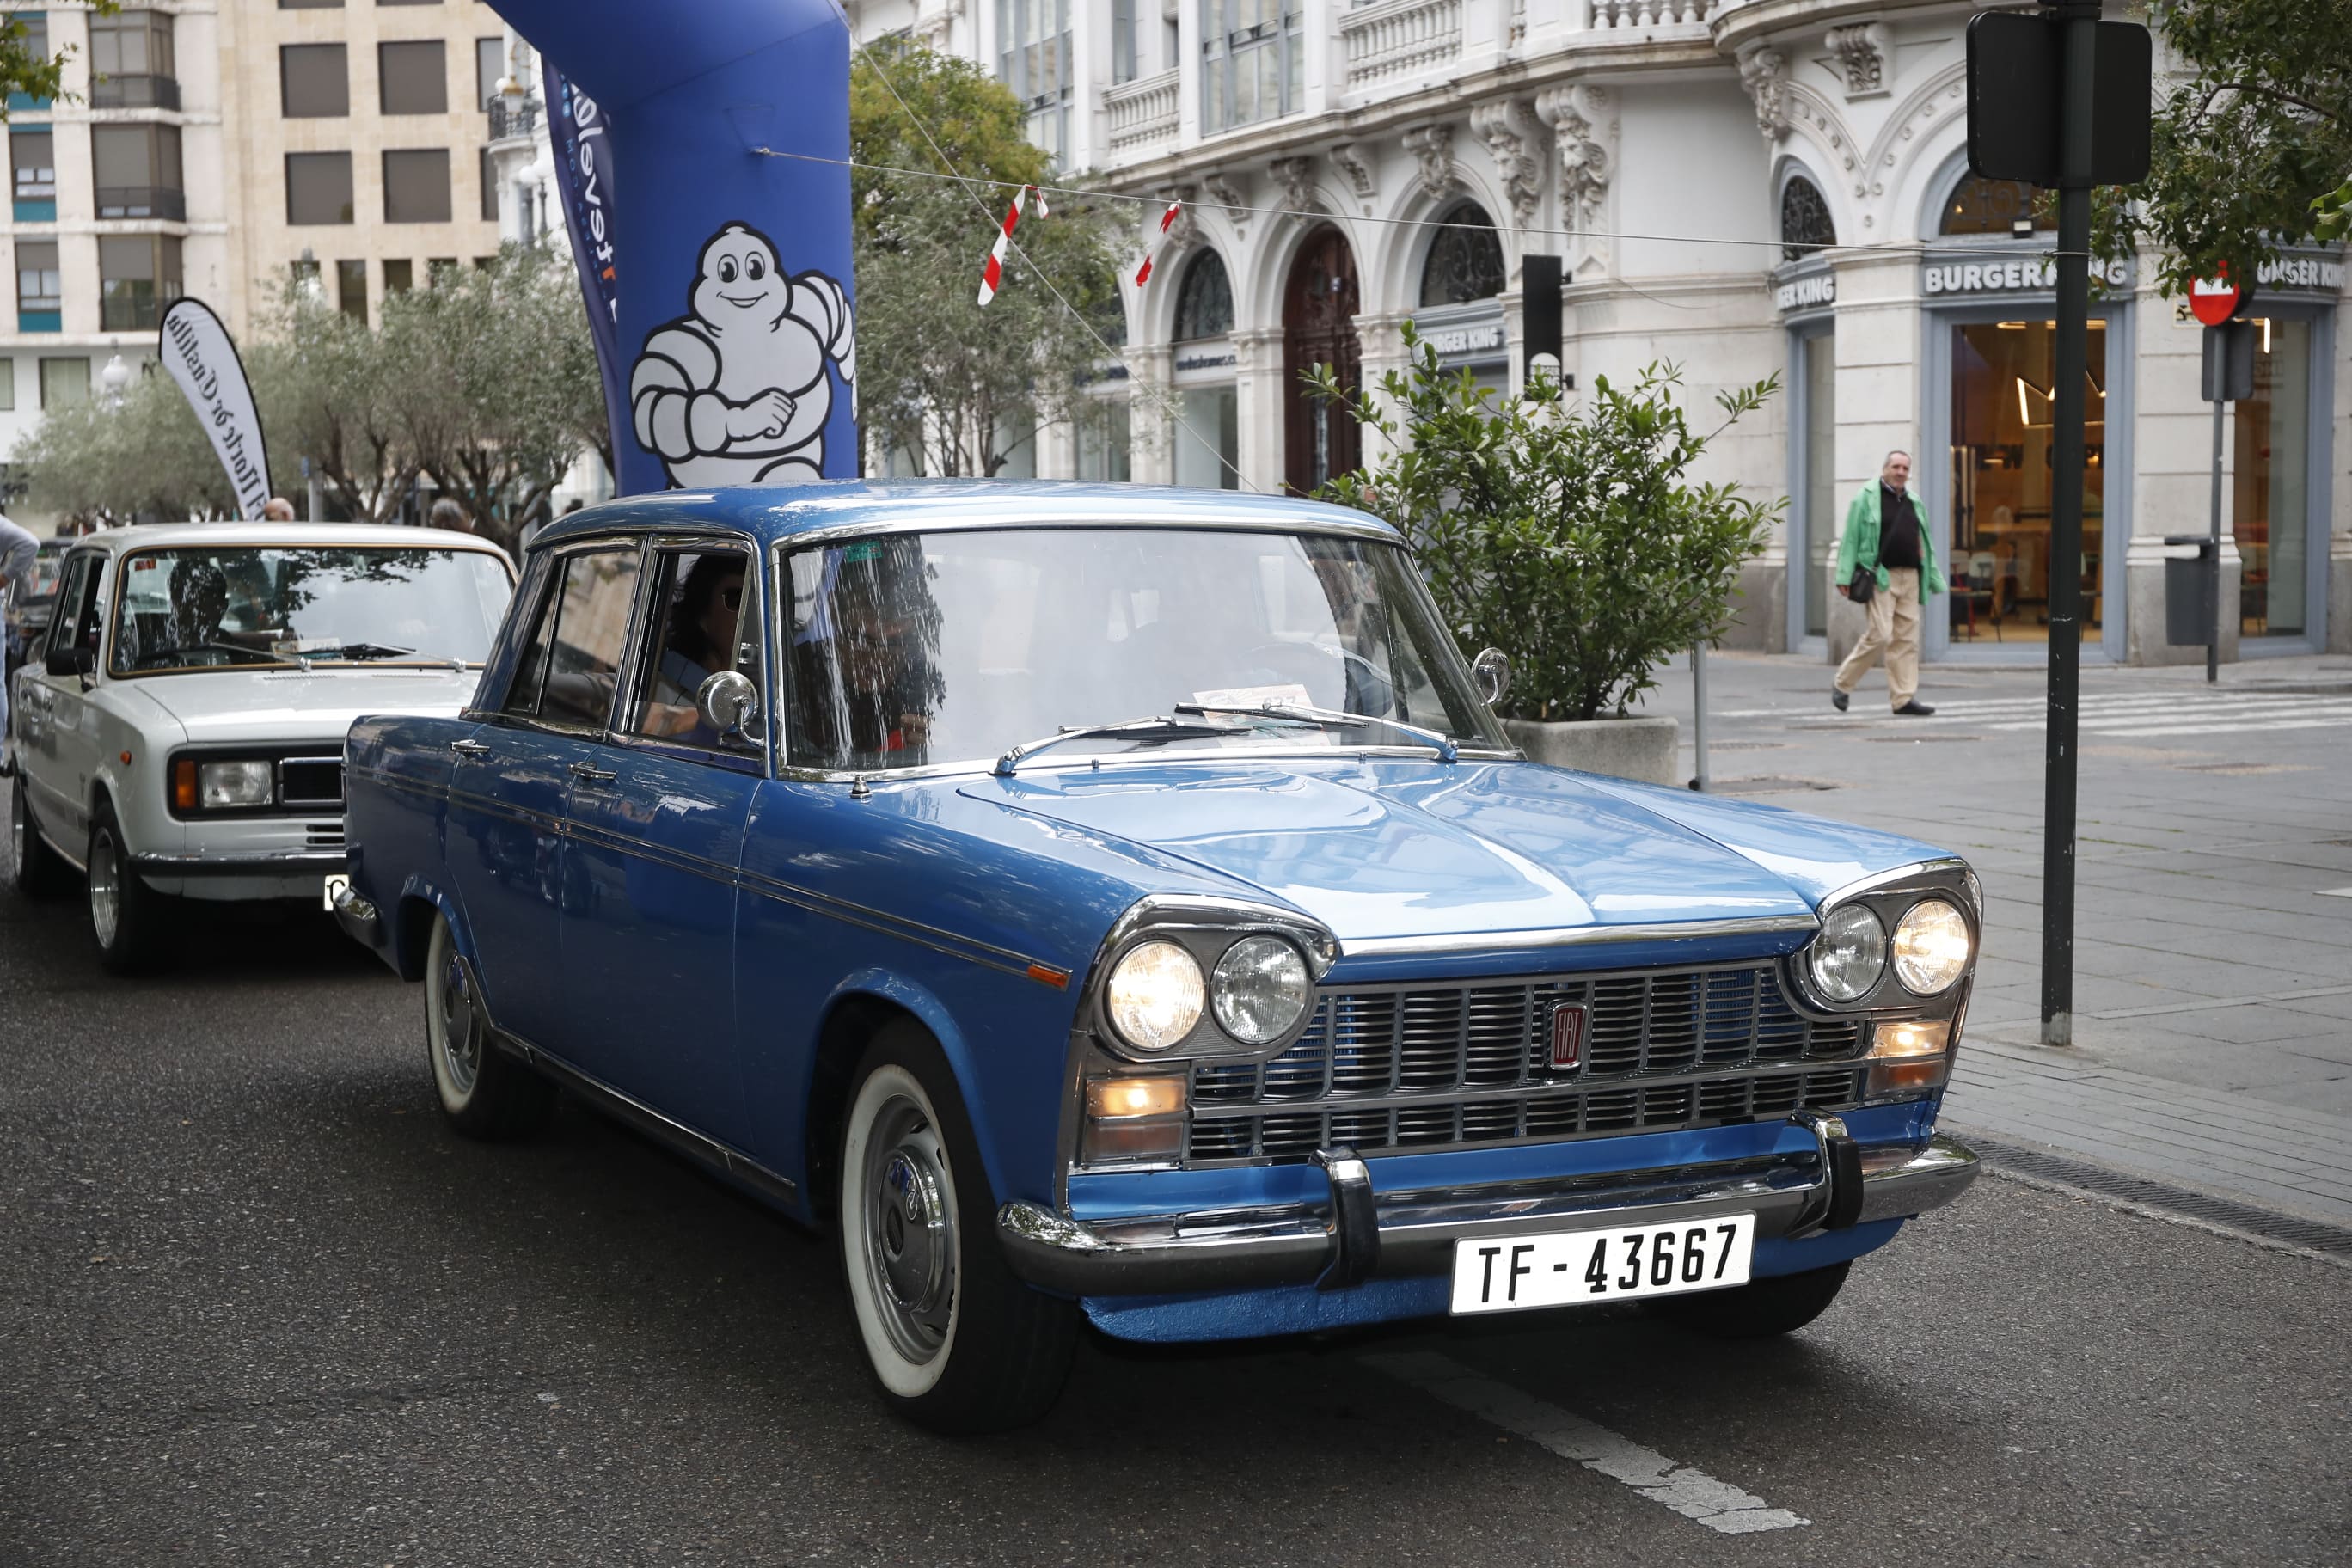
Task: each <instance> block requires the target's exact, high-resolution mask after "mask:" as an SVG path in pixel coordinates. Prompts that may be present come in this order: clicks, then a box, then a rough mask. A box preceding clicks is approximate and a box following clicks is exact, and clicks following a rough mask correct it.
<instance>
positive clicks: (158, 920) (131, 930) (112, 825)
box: [84, 805, 173, 974]
mask: <svg viewBox="0 0 2352 1568" xmlns="http://www.w3.org/2000/svg"><path fill="white" fill-rule="evenodd" d="M84 864H85V865H87V866H88V867H89V934H90V935H91V936H92V937H93V938H95V939H96V940H97V942H98V962H99V963H100V965H101V966H102V967H103V968H104V969H105V970H106V972H107V973H109V974H139V973H144V972H146V971H147V970H150V969H152V968H154V967H155V966H156V965H157V964H158V963H161V962H162V961H163V953H164V950H165V946H166V944H167V942H169V940H170V937H171V934H172V929H171V928H172V924H173V910H172V904H173V900H171V899H169V898H167V897H165V896H164V895H163V894H162V893H159V892H157V891H156V890H155V889H152V888H151V887H149V886H148V885H147V883H146V880H145V879H143V878H142V877H141V876H140V875H139V872H138V870H137V869H136V868H134V867H133V866H132V865H131V855H130V852H129V851H128V850H127V849H125V848H124V847H123V844H122V827H121V824H119V823H118V822H116V821H115V819H114V810H113V808H112V807H111V806H105V805H101V806H100V807H99V808H98V816H97V817H96V818H95V819H94V820H93V821H92V822H91V823H90V825H89V859H88V860H86V861H85V862H84Z"/></svg>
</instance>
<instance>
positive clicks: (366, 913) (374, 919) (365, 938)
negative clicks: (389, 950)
mask: <svg viewBox="0 0 2352 1568" xmlns="http://www.w3.org/2000/svg"><path fill="white" fill-rule="evenodd" d="M335 923H336V924H337V925H339V926H341V927H342V928H343V934H344V935H345V936H348V937H350V938H351V939H352V941H353V942H358V943H359V944H360V945H361V946H362V947H381V946H383V917H382V916H380V915H379V914H377V913H376V907H375V906H374V905H373V904H372V903H370V902H368V900H365V899H362V898H361V897H360V896H359V894H357V893H355V892H353V891H352V886H351V884H350V883H348V882H346V883H344V884H343V885H342V886H341V887H340V888H337V889H335Z"/></svg>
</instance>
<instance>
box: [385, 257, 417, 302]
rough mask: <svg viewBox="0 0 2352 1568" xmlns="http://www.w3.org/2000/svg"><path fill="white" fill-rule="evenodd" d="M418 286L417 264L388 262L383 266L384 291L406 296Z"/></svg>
mask: <svg viewBox="0 0 2352 1568" xmlns="http://www.w3.org/2000/svg"><path fill="white" fill-rule="evenodd" d="M415 286H416V264H415V262H413V261H387V262H385V263H384V264H383V291H384V292H385V293H386V294H405V293H407V292H408V291H409V289H413V288H415Z"/></svg>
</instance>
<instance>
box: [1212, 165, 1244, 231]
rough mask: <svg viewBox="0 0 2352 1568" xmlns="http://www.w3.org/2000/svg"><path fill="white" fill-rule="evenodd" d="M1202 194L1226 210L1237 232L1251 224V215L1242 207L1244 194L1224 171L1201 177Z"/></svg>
mask: <svg viewBox="0 0 2352 1568" xmlns="http://www.w3.org/2000/svg"><path fill="white" fill-rule="evenodd" d="M1201 194H1202V195H1205V196H1207V197H1208V198H1209V199H1210V200H1211V201H1213V202H1214V203H1216V204H1217V205H1219V206H1221V207H1223V208H1224V209H1225V216H1226V218H1227V219H1228V220H1229V221H1230V222H1231V223H1232V224H1233V226H1234V228H1235V229H1236V230H1239V229H1240V228H1241V226H1243V225H1244V224H1245V223H1247V222H1249V216H1250V215H1249V214H1248V213H1247V212H1245V211H1244V210H1243V207H1242V200H1243V198H1242V194H1241V192H1239V191H1237V190H1235V189H1234V183H1233V181H1232V180H1230V179H1228V178H1226V176H1225V172H1224V171H1223V169H1219V170H1217V171H1215V172H1214V173H1213V174H1203V175H1202V176H1201Z"/></svg>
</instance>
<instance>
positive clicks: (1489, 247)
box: [1421, 202, 1503, 305]
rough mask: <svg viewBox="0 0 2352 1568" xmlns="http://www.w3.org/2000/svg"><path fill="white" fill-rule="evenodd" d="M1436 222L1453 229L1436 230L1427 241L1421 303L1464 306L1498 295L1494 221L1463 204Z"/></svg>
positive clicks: (1499, 251) (1499, 248)
mask: <svg viewBox="0 0 2352 1568" xmlns="http://www.w3.org/2000/svg"><path fill="white" fill-rule="evenodd" d="M1438 221H1439V222H1440V223H1443V224H1451V225H1454V227H1451V228H1441V229H1439V230H1438V231H1437V237H1436V238H1435V239H1433V240H1431V241H1430V242H1429V259H1428V260H1427V261H1426V262H1424V263H1423V264H1422V268H1421V302H1422V303H1423V304H1424V305H1466V304H1468V303H1469V302H1470V301H1471V300H1491V299H1493V298H1494V297H1495V296H1496V295H1497V294H1499V293H1501V292H1502V291H1503V242H1502V241H1501V240H1500V239H1498V238H1496V236H1495V220H1494V219H1493V218H1490V217H1488V216H1486V208H1484V207H1482V206H1480V205H1478V204H1477V203H1475V202H1464V203H1463V204H1462V205H1459V206H1457V207H1454V209H1453V210H1452V211H1450V212H1448V213H1447V214H1446V215H1445V216H1444V217H1442V218H1440V219H1439V220H1438Z"/></svg>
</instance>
